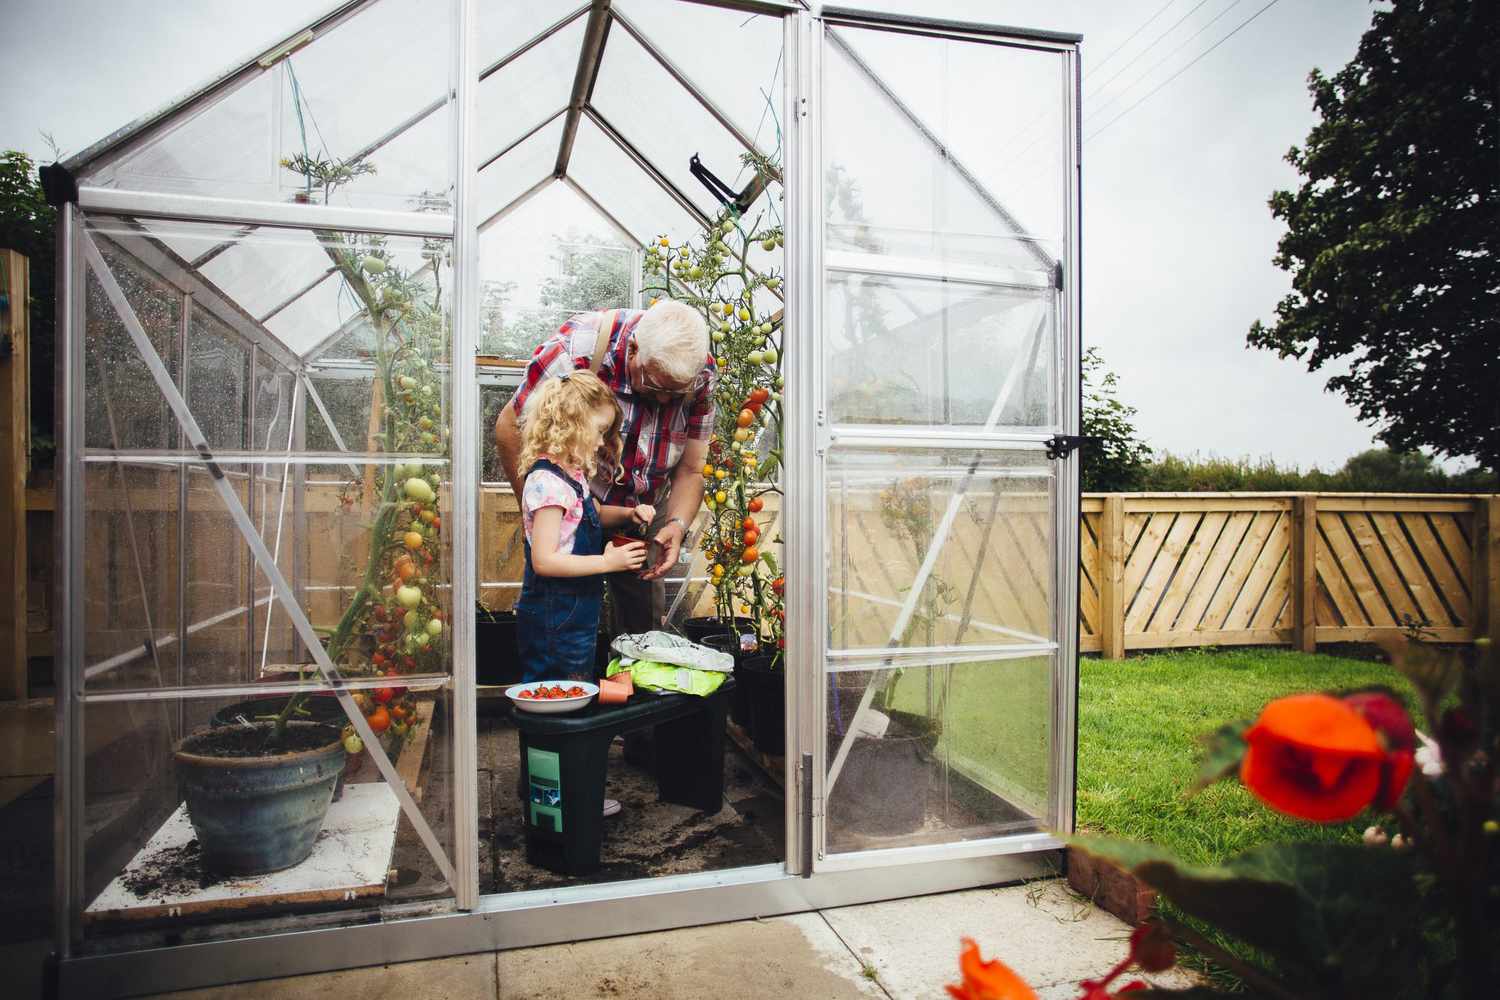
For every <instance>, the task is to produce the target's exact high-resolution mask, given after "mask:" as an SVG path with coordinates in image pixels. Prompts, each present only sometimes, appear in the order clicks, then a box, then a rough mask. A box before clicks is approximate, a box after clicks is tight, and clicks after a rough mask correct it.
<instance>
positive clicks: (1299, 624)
mask: <svg viewBox="0 0 1500 1000" xmlns="http://www.w3.org/2000/svg"><path fill="white" fill-rule="evenodd" d="M1292 510H1293V515H1292V518H1293V519H1292V581H1291V584H1292V609H1293V612H1294V617H1293V620H1292V631H1293V636H1292V644H1293V645H1294V646H1295V648H1297V649H1300V650H1301V651H1302V652H1304V653H1311V652H1313V651H1315V650H1316V649H1317V648H1318V615H1317V606H1318V495H1317V494H1316V493H1299V494H1298V495H1297V496H1296V497H1294V498H1293V499H1292Z"/></svg>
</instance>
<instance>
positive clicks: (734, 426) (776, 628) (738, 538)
mask: <svg viewBox="0 0 1500 1000" xmlns="http://www.w3.org/2000/svg"><path fill="white" fill-rule="evenodd" d="M746 164H747V165H748V166H750V167H751V168H752V169H755V170H757V171H760V172H761V173H762V174H763V175H769V174H772V173H774V171H775V169H776V165H775V164H773V163H771V162H770V161H768V160H764V159H761V158H758V157H755V156H749V155H747V158H746ZM767 200H768V201H772V199H767ZM774 212H775V206H774V201H772V206H771V207H769V208H767V209H765V210H764V211H763V212H762V213H761V214H759V215H757V216H756V217H755V218H754V219H751V218H750V217H748V216H742V215H739V214H738V213H737V212H735V211H734V210H733V209H726V210H724V211H721V212H720V213H719V214H718V215H717V216H715V217H713V218H712V219H710V220H709V221H708V223H707V224H706V225H705V226H704V228H703V230H702V231H701V232H700V233H699V234H698V235H697V236H695V237H694V238H693V239H691V240H688V241H687V242H685V243H683V244H681V245H677V246H674V245H673V243H672V241H671V240H670V239H669V238H668V237H665V236H662V237H659V238H658V239H657V240H655V241H653V242H652V243H650V244H649V245H647V246H646V247H645V248H644V253H645V281H644V283H643V286H644V291H645V293H646V294H647V296H648V297H654V298H662V297H671V298H674V299H677V300H679V301H681V302H686V303H687V304H689V305H691V306H693V307H694V308H696V309H698V310H700V311H701V312H702V313H703V316H704V318H705V320H706V321H707V322H708V329H709V337H710V340H711V341H712V348H711V349H712V351H713V354H714V361H715V364H716V366H717V369H718V377H717V379H716V380H715V384H714V389H713V400H714V412H715V416H714V432H713V435H712V437H711V438H710V440H709V453H708V460H707V462H706V463H705V464H704V466H703V470H702V471H703V481H704V487H705V489H704V497H705V499H704V505H705V507H706V508H707V517H706V523H705V527H704V529H703V533H702V536H701V538H700V540H699V547H700V548H701V549H702V551H703V552H704V554H705V555H706V557H707V559H708V574H709V580H710V583H711V585H712V586H713V589H714V604H715V609H716V611H717V613H718V615H719V617H720V618H724V619H728V618H730V617H731V616H733V615H735V614H736V613H739V614H741V615H748V616H750V617H751V618H752V619H753V620H754V621H755V622H756V624H757V629H758V631H759V633H760V635H761V637H762V638H763V639H766V640H772V639H774V640H778V648H779V640H780V639H781V637H782V635H783V630H784V622H785V615H784V614H782V613H780V612H781V609H782V606H783V600H782V594H781V590H780V589H779V588H775V587H773V586H772V581H773V580H775V579H779V578H780V569H779V567H778V565H777V560H776V556H775V555H774V554H773V551H772V550H773V549H774V548H777V547H778V546H779V543H780V538H779V537H774V535H775V533H774V532H771V531H769V530H768V528H769V527H770V526H771V525H772V524H773V523H774V522H773V521H768V522H767V523H766V524H762V523H760V522H758V521H756V520H755V518H754V517H752V516H751V515H752V514H757V513H760V512H761V511H763V510H765V508H766V504H767V500H768V499H770V498H771V497H772V496H776V495H779V494H780V492H781V490H780V486H779V478H780V469H781V440H782V434H781V421H782V398H781V393H782V389H783V387H784V385H785V383H784V380H783V377H782V374H781V357H782V347H783V339H782V338H783V333H784V330H783V327H782V311H781V308H780V302H781V298H782V295H781V291H780V289H781V284H782V278H781V275H780V274H779V273H778V272H777V271H776V269H775V267H774V264H775V261H772V262H771V263H769V264H768V263H767V262H766V260H765V259H764V257H762V256H761V255H762V254H768V253H773V252H775V251H776V250H777V249H778V248H779V247H781V246H782V245H783V242H784V238H783V232H782V228H781V225H780V221H779V219H777V218H775V215H774Z"/></svg>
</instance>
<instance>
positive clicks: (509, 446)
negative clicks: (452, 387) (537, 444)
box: [495, 403, 521, 503]
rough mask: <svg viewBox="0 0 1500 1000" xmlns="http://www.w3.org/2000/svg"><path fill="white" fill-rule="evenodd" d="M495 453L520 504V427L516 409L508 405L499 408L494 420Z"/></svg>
mask: <svg viewBox="0 0 1500 1000" xmlns="http://www.w3.org/2000/svg"><path fill="white" fill-rule="evenodd" d="M495 451H497V452H499V454H500V468H501V469H503V470H505V478H506V479H507V480H508V481H509V482H510V488H511V490H512V491H513V492H514V493H515V495H516V503H520V502H521V470H520V468H518V464H519V463H520V461H521V427H520V425H519V424H518V423H517V422H516V408H515V407H514V406H511V405H510V404H509V403H506V404H505V405H504V406H502V407H500V415H499V416H498V417H496V418H495Z"/></svg>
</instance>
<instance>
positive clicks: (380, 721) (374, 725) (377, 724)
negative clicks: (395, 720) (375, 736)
mask: <svg viewBox="0 0 1500 1000" xmlns="http://www.w3.org/2000/svg"><path fill="white" fill-rule="evenodd" d="M368 721H369V723H370V728H371V729H373V730H375V731H376V732H377V733H383V732H385V731H386V730H387V729H389V728H390V727H391V713H389V712H387V711H386V710H385V708H384V707H383V706H382V707H381V708H377V709H376V710H375V711H373V712H371V713H370V718H369V720H368Z"/></svg>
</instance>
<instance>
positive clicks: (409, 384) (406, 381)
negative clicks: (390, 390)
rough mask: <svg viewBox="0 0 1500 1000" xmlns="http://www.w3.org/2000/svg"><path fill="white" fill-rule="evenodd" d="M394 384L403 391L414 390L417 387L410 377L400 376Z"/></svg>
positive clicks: (415, 381)
mask: <svg viewBox="0 0 1500 1000" xmlns="http://www.w3.org/2000/svg"><path fill="white" fill-rule="evenodd" d="M396 384H397V385H399V386H400V387H401V388H403V389H415V388H416V387H417V380H416V379H414V378H412V377H411V376H410V375H402V376H401V377H400V378H398V379H396Z"/></svg>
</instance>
